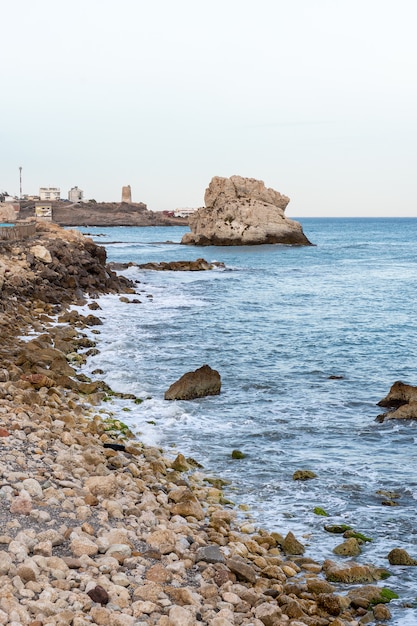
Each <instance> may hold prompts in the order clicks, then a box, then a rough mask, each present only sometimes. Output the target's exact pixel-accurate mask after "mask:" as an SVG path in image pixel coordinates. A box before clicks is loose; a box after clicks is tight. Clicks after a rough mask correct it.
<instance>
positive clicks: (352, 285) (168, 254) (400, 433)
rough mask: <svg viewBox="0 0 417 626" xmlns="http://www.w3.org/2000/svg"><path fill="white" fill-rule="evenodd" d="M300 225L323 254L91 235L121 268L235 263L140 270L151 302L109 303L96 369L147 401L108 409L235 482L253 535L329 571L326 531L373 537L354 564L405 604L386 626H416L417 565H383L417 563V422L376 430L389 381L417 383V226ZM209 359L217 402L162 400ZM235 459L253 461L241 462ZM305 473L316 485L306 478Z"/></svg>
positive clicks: (137, 231) (104, 231)
mask: <svg viewBox="0 0 417 626" xmlns="http://www.w3.org/2000/svg"><path fill="white" fill-rule="evenodd" d="M299 221H300V222H301V223H302V225H303V229H304V232H305V234H306V235H307V237H308V238H309V239H310V241H312V242H313V243H314V244H316V245H315V246H313V247H287V246H274V245H268V246H253V247H233V248H224V247H206V248H196V247H188V246H181V245H180V244H179V242H180V240H181V236H182V234H183V233H184V232H185V231H186V230H187V229H186V228H181V227H172V228H171V227H169V228H153V227H148V228H120V227H119V228H82V229H80V230H82V231H83V232H85V233H89V234H90V235H91V236H92V237H93V239H94V240H95V241H96V242H97V243H100V244H102V245H104V246H105V247H106V249H107V253H108V259H109V260H110V261H121V262H128V261H134V262H136V263H145V262H149V261H169V260H182V259H190V260H191V259H196V258H198V257H204V258H205V259H206V260H208V261H222V262H224V263H225V269H223V270H213V271H208V272H195V273H194V272H192V273H191V272H181V273H180V272H155V271H153V272H152V271H149V270H148V271H143V270H139V269H137V268H135V267H132V268H129V270H127V271H126V272H124V273H125V274H126V275H128V276H129V277H130V278H132V279H134V280H137V281H140V282H139V283H138V284H137V288H138V294H139V299H140V300H141V302H142V303H141V304H129V305H126V304H123V303H120V301H119V298H118V297H117V296H105V297H103V298H101V299H100V305H101V307H102V313H101V315H102V318H103V321H104V325H103V327H100V328H101V332H102V334H101V338H100V342H99V345H98V347H99V349H100V354H99V355H98V356H96V357H93V358H91V359H90V360H89V363H88V366H87V367H88V368H89V370H90V371H93V370H94V369H95V368H97V367H100V368H102V369H104V370H105V375H104V378H105V380H106V381H107V382H108V383H109V384H110V385H111V386H112V387H113V388H114V389H115V390H117V391H124V392H132V393H135V394H136V395H138V396H141V397H142V398H144V402H143V404H141V405H134V406H133V407H132V404H129V403H128V402H125V403H124V404H123V402H120V403H119V404H117V403H116V404H115V406H114V407H113V408H112V410H116V411H119V410H120V412H121V416H122V417H123V419H124V420H125V421H127V422H129V424H131V425H132V428H133V429H134V430H135V431H136V432H138V433H140V434H138V436H140V437H141V438H143V439H144V440H145V441H147V442H149V443H158V444H160V445H162V446H163V447H164V448H165V449H166V450H171V448H172V450H171V452H172V455H175V454H176V453H177V451H181V452H183V453H185V454H186V455H191V456H193V457H194V458H195V459H196V460H198V461H199V462H200V463H202V464H203V466H204V471H205V472H206V473H208V474H211V475H218V476H222V477H223V478H226V479H229V480H230V481H231V485H230V487H229V489H228V490H227V494H226V495H227V496H228V497H230V499H232V500H233V501H234V502H235V503H236V504H247V505H249V507H250V514H251V516H252V519H253V520H254V523H255V525H257V526H261V527H264V528H267V529H268V530H275V531H278V532H281V533H282V534H286V533H287V532H288V531H289V530H292V531H293V532H294V533H295V534H296V535H297V537H298V538H299V539H300V540H301V541H303V542H304V544H305V545H306V548H307V550H306V555H307V556H311V557H312V558H319V559H324V558H331V559H334V560H338V558H339V557H336V556H335V555H334V554H333V552H332V550H333V548H334V547H335V546H336V545H337V544H338V543H340V542H341V541H342V539H341V537H340V536H335V535H331V534H329V533H327V532H325V531H324V530H323V526H324V525H325V524H336V523H344V524H349V525H351V526H352V527H354V528H355V529H356V530H357V531H360V532H362V533H364V534H365V535H367V536H369V537H372V538H373V541H372V543H368V544H366V545H364V546H363V553H362V555H361V556H360V557H358V560H359V561H360V562H363V563H372V564H375V565H382V566H384V567H388V569H389V570H390V571H391V572H392V576H391V578H390V579H389V580H387V581H384V583H383V585H382V586H388V587H389V588H391V589H393V590H394V591H396V592H397V593H398V594H399V595H400V599H399V600H398V601H396V602H395V603H391V605H390V606H391V609H392V611H393V620H392V621H391V624H401V625H412V624H417V608H416V606H417V605H416V598H417V568H415V567H408V568H406V567H391V566H389V564H388V560H387V558H386V557H387V554H388V552H389V551H390V550H391V549H392V548H394V547H401V548H405V549H406V550H407V551H408V552H409V553H410V554H411V555H412V556H413V557H415V558H417V525H416V505H417V474H416V465H417V446H416V442H417V421H416V422H404V423H398V422H395V421H391V422H386V423H383V424H380V423H377V422H376V421H375V418H376V416H377V415H378V414H380V413H381V412H382V410H381V409H380V408H378V407H377V406H376V403H377V402H378V401H379V400H380V399H381V398H383V397H384V396H385V395H386V394H387V393H388V391H389V388H390V386H391V384H392V383H393V382H394V381H396V380H403V381H404V382H407V383H410V384H415V385H417V368H416V364H417V361H416V354H417V325H416V320H417V299H416V286H417V219H300V220H299ZM204 363H208V364H209V365H210V366H211V367H213V368H215V369H217V370H218V371H219V372H220V374H221V377H222V393H221V395H220V396H217V397H211V398H205V399H201V400H195V401H192V402H166V401H164V400H163V394H164V391H165V390H166V389H167V388H168V386H169V385H170V384H171V383H172V382H173V381H175V380H177V379H178V378H179V377H180V376H181V375H182V374H183V373H185V372H186V371H190V370H194V369H196V368H197V367H200V366H201V365H203V364H204ZM331 377H337V378H331ZM339 377H340V378H339ZM124 406H126V408H131V411H130V412H122V409H123V407H124ZM174 446H175V447H174ZM233 449H239V450H241V451H243V452H244V453H245V454H246V455H247V456H246V458H245V459H243V460H237V461H236V460H232V459H231V451H232V450H233ZM298 469H309V470H312V471H314V472H315V473H316V474H317V478H316V479H314V480H310V481H307V482H302V483H301V482H295V481H294V480H293V479H292V476H293V473H294V472H295V471H296V470H298ZM381 490H382V491H390V492H396V493H397V494H398V495H399V498H398V499H397V500H396V501H397V503H398V506H395V507H391V506H384V505H383V504H382V502H383V501H385V500H386V498H384V497H383V496H381V495H380V494H379V493H378V492H379V491H381ZM314 507H322V508H323V509H325V510H326V511H327V512H328V514H329V517H327V518H323V517H320V516H317V515H315V514H314V512H313V509H314ZM404 603H406V604H409V605H411V606H410V608H402V606H403V604H404Z"/></svg>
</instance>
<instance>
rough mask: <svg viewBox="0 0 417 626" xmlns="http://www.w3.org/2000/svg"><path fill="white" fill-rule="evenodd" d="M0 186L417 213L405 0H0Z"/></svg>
mask: <svg viewBox="0 0 417 626" xmlns="http://www.w3.org/2000/svg"><path fill="white" fill-rule="evenodd" d="M0 15H1V21H2V29H1V35H0V37H1V49H2V53H1V57H0V76H1V85H2V87H1V93H2V95H1V97H0V191H7V192H8V193H9V194H12V195H19V193H20V188H19V187H20V185H19V167H22V191H23V194H37V193H39V187H47V186H52V187H60V188H61V195H62V197H67V195H68V190H69V189H70V188H71V187H74V186H78V187H80V188H81V189H82V190H83V191H84V194H85V198H86V199H91V198H94V199H95V200H97V201H98V202H99V201H107V202H118V201H120V200H121V188H122V186H123V185H131V188H132V200H133V201H134V202H144V203H146V204H147V206H148V208H149V209H151V210H154V211H158V210H173V209H175V208H180V207H199V206H203V204H204V191H205V189H206V188H207V186H208V184H209V182H210V180H211V178H212V177H213V176H225V177H228V176H232V175H235V174H237V175H240V176H247V177H251V178H256V179H260V180H263V181H264V182H265V184H266V186H267V187H272V188H273V189H275V190H277V191H279V192H281V193H282V194H285V195H287V196H289V197H290V204H289V205H288V207H287V209H286V214H287V216H288V217H297V216H299V217H345V216H352V217H362V216H363V217H368V216H370V217H385V216H392V217H407V216H410V217H417V200H416V198H417V193H416V192H417V171H416V167H417V37H416V34H415V29H416V23H417V3H416V2H415V0H396V1H395V2H394V0H256V1H254V0H210V2H208V1H207V2H203V1H201V0H200V1H199V0H175V1H174V0H152V1H150V0H117V1H115V0H112V1H110V0H71V2H64V1H63V0H19V2H10V0H0Z"/></svg>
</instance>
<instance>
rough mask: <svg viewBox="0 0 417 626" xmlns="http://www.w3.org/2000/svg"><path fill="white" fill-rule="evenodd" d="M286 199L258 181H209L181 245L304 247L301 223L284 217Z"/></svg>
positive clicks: (234, 178) (306, 242)
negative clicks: (285, 245)
mask: <svg viewBox="0 0 417 626" xmlns="http://www.w3.org/2000/svg"><path fill="white" fill-rule="evenodd" d="M289 201H290V200H289V198H287V197H286V196H284V195H282V194H280V193H279V192H278V191H275V190H274V189H268V188H267V187H265V184H264V183H263V181H261V180H256V179H254V178H242V177H241V176H231V177H230V178H222V177H220V176H215V177H214V178H212V180H211V182H210V185H209V187H208V189H206V193H205V196H204V202H205V206H204V207H202V208H200V209H198V210H197V211H195V212H194V213H193V214H192V215H190V217H189V226H190V229H191V232H190V233H186V234H185V235H184V236H183V238H182V241H181V243H182V244H187V245H190V244H191V245H197V246H209V245H216V246H242V245H258V244H266V243H269V244H273V243H280V244H287V245H301V246H308V245H311V242H310V241H309V240H308V239H307V237H306V236H305V235H304V233H303V230H302V227H301V224H299V223H298V222H295V221H293V220H290V219H289V218H287V217H286V216H285V213H284V212H285V208H286V206H287V204H288V202H289Z"/></svg>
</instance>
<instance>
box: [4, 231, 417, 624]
mask: <svg viewBox="0 0 417 626" xmlns="http://www.w3.org/2000/svg"><path fill="white" fill-rule="evenodd" d="M22 232H23V231H22ZM28 232H29V231H28ZM102 293H114V294H122V293H123V294H127V295H124V296H121V297H120V306H128V304H125V302H129V297H130V295H131V294H134V293H135V285H134V284H132V283H131V282H130V281H128V280H127V279H125V278H123V277H122V276H118V275H117V274H116V273H115V272H113V271H112V270H111V269H110V268H109V267H108V265H107V263H106V252H105V249H104V248H101V247H99V246H97V245H96V244H95V243H94V242H93V241H92V240H91V239H89V238H87V237H83V236H82V235H81V234H80V233H79V232H74V231H64V230H63V229H61V228H59V227H58V226H56V225H52V224H37V226H36V231H33V232H32V233H31V234H29V235H28V236H27V237H26V238H24V239H21V240H16V241H13V240H10V241H8V240H5V241H0V333H1V344H0V452H1V454H0V501H1V507H0V528H1V530H0V624H4V625H9V626H21V625H23V626H53V625H54V626H64V625H71V626H88V625H89V624H98V625H101V626H148V625H154V626H156V625H157V626H198V625H203V626H233V625H241V626H303V625H307V626H353V625H355V626H358V625H359V624H360V623H363V624H365V623H371V622H372V623H374V621H375V620H377V621H378V622H381V621H384V622H385V621H386V620H387V619H389V617H390V611H389V609H388V607H387V603H388V602H389V601H390V600H391V599H392V598H394V597H396V596H395V594H394V593H392V592H391V591H390V589H388V588H385V587H381V586H379V585H378V584H377V581H380V580H383V579H384V578H386V577H387V576H388V575H389V572H388V570H386V569H385V568H381V567H375V566H373V565H366V564H364V563H357V562H355V561H351V560H348V561H340V560H339V562H335V561H333V560H330V559H328V560H326V561H325V562H324V563H320V562H318V561H317V560H314V559H312V558H309V557H307V556H306V555H304V552H305V547H304V545H303V544H302V543H301V542H300V541H299V540H297V539H296V537H294V535H293V534H292V533H291V532H288V533H283V534H282V535H281V534H280V533H279V532H272V533H271V532H268V531H267V530H264V529H262V528H256V527H255V526H254V525H253V524H252V523H251V522H250V520H248V519H247V518H246V519H245V518H244V517H243V518H242V516H241V518H240V520H239V517H238V515H237V512H236V510H235V508H234V507H233V505H232V504H231V503H230V502H228V501H227V499H226V497H225V493H224V485H225V481H222V480H221V478H218V477H215V476H212V475H209V474H204V473H203V471H202V468H201V466H199V465H198V462H196V460H194V459H192V458H187V459H186V458H184V456H183V455H182V454H180V453H179V454H177V456H176V458H170V457H169V456H168V455H166V454H164V453H163V451H162V450H160V449H159V448H157V447H152V446H145V445H143V443H141V441H139V440H138V439H137V438H135V437H134V435H133V434H132V433H131V432H130V431H129V429H128V428H127V427H126V426H125V425H124V424H123V423H122V422H120V421H118V420H116V419H114V418H113V417H112V416H111V412H109V411H106V410H104V409H103V404H102V401H103V400H108V401H110V402H111V400H112V398H114V397H115V396H117V391H112V390H111V389H110V388H109V387H108V385H106V383H105V381H103V380H100V379H99V378H96V379H88V378H87V377H86V376H85V375H84V374H83V373H82V364H83V363H85V361H86V359H88V356H89V354H91V351H96V352H95V353H97V350H98V347H99V334H100V330H99V329H100V325H101V320H100V317H99V316H100V304H99V300H97V299H98V296H99V295H100V294H102ZM73 303H76V304H84V305H85V306H86V307H87V309H89V310H90V311H91V313H89V314H87V315H81V314H80V313H78V312H77V311H76V310H73V309H71V306H70V305H71V304H73ZM87 329H90V331H91V332H90V334H89V335H87V332H86V330H87ZM91 336H93V337H95V336H97V345H95V343H96V342H95V341H93V340H92V339H91V338H90V337H91ZM93 353H94V352H93ZM124 399H125V400H130V401H131V402H132V408H133V409H134V410H137V411H140V410H141V407H140V401H139V399H137V398H135V397H134V396H129V397H124ZM326 530H328V532H336V533H344V536H345V538H346V541H345V542H344V543H343V544H342V546H343V552H340V551H339V552H336V549H335V553H336V554H343V557H344V558H345V557H346V556H352V555H356V554H358V550H359V551H360V544H361V541H362V540H364V539H363V536H362V538H361V535H360V533H355V532H354V531H353V529H349V528H348V527H333V528H326ZM365 539H366V538H365ZM348 542H350V543H349V549H348V548H347V547H346V544H347V543H348ZM352 543H353V544H354V546H353V547H354V550H352V546H351V544H352ZM392 563H393V562H392V560H390V565H391V564H392ZM397 563H398V562H397V561H395V563H394V565H396V564H397ZM403 564H404V562H403V560H401V565H403ZM406 564H410V565H411V564H414V561H413V563H411V562H410V563H408V562H407V563H406Z"/></svg>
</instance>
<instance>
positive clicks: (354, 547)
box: [333, 537, 361, 556]
mask: <svg viewBox="0 0 417 626" xmlns="http://www.w3.org/2000/svg"><path fill="white" fill-rule="evenodd" d="M333 552H334V553H335V554H337V555H338V556H358V555H359V554H360V553H361V548H360V545H359V542H358V540H357V539H355V538H354V537H351V538H350V539H346V541H344V542H343V543H340V544H339V545H338V546H336V547H335V548H334V549H333Z"/></svg>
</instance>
